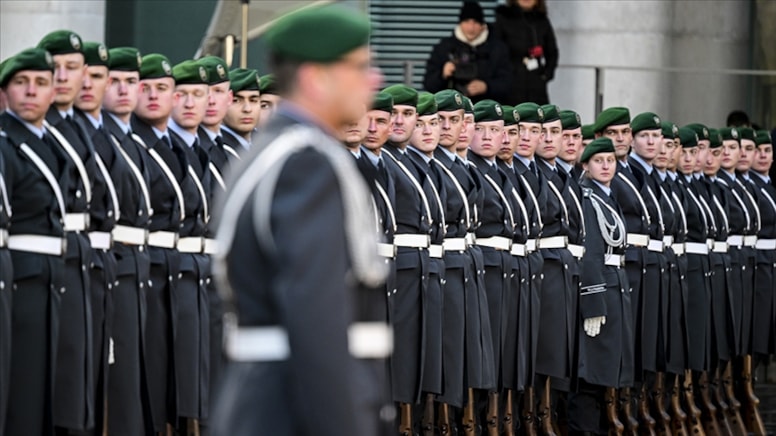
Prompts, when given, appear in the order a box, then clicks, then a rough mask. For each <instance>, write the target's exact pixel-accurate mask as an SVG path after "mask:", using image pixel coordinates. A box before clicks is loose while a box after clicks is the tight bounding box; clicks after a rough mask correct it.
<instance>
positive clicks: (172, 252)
mask: <svg viewBox="0 0 776 436" xmlns="http://www.w3.org/2000/svg"><path fill="white" fill-rule="evenodd" d="M174 92H175V79H174V78H173V77H172V67H171V66H170V61H169V60H168V59H167V58H166V57H165V56H163V55H160V54H155V53H154V54H147V55H145V56H143V58H142V63H141V65H140V96H139V98H138V104H137V107H136V108H135V111H134V113H133V116H132V119H131V129H132V132H134V135H133V136H132V138H133V139H135V140H136V141H137V142H138V143H140V144H141V147H142V148H143V150H144V151H145V153H146V155H145V157H147V162H148V163H149V165H148V173H149V192H152V193H153V195H151V209H153V216H152V217H151V219H150V220H149V222H148V230H149V234H148V252H149V255H150V258H151V267H150V280H149V285H148V288H147V289H146V297H147V298H146V305H147V313H146V328H145V337H144V341H145V344H144V345H145V354H144V360H145V362H144V365H145V371H146V372H145V374H146V377H147V385H148V393H147V395H148V404H147V407H148V411H149V413H150V415H151V416H150V421H151V422H150V424H151V425H150V426H149V427H151V428H152V429H153V431H154V432H157V433H159V432H164V431H166V427H167V422H171V423H172V422H174V418H173V419H171V417H170V416H169V415H170V414H172V413H174V409H173V408H172V407H168V401H167V399H168V398H171V397H174V393H175V390H174V389H175V385H174V380H175V379H174V372H173V371H172V368H173V362H174V361H173V360H172V350H173V344H174V342H173V341H174V336H173V333H174V330H173V328H174V317H173V315H174V312H173V310H174V309H175V305H174V299H173V298H174V292H175V287H176V285H177V282H178V274H179V272H180V262H181V261H180V254H179V253H178V250H177V249H176V244H177V241H178V237H179V235H178V232H179V231H180V229H181V224H182V223H183V220H184V218H185V217H186V209H185V208H186V203H185V200H184V196H183V192H182V188H181V184H182V183H183V182H184V181H185V180H186V178H187V174H186V173H185V172H184V171H185V170H184V169H185V168H186V156H185V154H184V151H183V150H182V149H181V147H180V145H179V144H177V142H176V143H173V142H172V140H171V139H170V133H169V131H168V129H167V121H168V119H169V117H170V114H171V113H172V108H173V102H174V99H175V97H174ZM168 384H169V385H168Z"/></svg>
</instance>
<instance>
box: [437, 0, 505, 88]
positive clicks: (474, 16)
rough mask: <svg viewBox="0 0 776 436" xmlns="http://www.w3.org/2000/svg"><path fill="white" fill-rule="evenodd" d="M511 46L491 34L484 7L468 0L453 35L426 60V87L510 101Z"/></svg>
mask: <svg viewBox="0 0 776 436" xmlns="http://www.w3.org/2000/svg"><path fill="white" fill-rule="evenodd" d="M507 56H508V51H507V47H506V46H505V45H504V44H503V43H502V42H501V41H499V40H498V39H497V38H496V37H495V36H494V35H492V34H491V33H490V30H489V28H488V25H487V24H485V14H484V13H483V11H482V6H480V4H479V3H478V2H476V1H465V2H464V3H463V7H461V13H460V15H459V16H458V26H456V27H455V30H453V35H451V36H448V37H446V38H442V39H441V40H440V41H439V42H438V43H437V44H436V45H435V46H434V48H433V50H432V51H431V56H430V57H429V58H428V61H426V76H425V78H424V79H423V86H424V87H425V88H426V90H428V91H429V92H439V91H441V90H443V89H455V90H457V91H459V92H460V93H461V94H463V95H465V96H467V97H469V98H471V99H472V101H473V102H474V103H477V102H478V101H480V100H484V99H493V100H496V101H510V100H508V97H509V87H510V85H509V81H510V78H511V77H512V73H511V71H510V66H509V61H508V60H507V59H508V58H507Z"/></svg>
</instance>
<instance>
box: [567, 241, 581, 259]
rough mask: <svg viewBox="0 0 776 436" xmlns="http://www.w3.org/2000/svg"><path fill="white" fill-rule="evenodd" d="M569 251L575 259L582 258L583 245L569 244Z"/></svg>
mask: <svg viewBox="0 0 776 436" xmlns="http://www.w3.org/2000/svg"><path fill="white" fill-rule="evenodd" d="M568 248H569V251H570V252H571V255H572V256H574V257H576V258H577V259H582V256H584V255H585V247H583V246H581V245H577V244H569V247H568Z"/></svg>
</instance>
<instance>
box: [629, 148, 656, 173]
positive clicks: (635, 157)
mask: <svg viewBox="0 0 776 436" xmlns="http://www.w3.org/2000/svg"><path fill="white" fill-rule="evenodd" d="M630 157H632V158H633V160H635V161H636V162H638V163H639V165H641V166H642V167H643V168H644V171H646V172H647V174H652V170H653V168H652V165H650V164H648V163H646V162H644V159H642V158H641V156H639V155H638V154H636V153H634V152H631V154H630Z"/></svg>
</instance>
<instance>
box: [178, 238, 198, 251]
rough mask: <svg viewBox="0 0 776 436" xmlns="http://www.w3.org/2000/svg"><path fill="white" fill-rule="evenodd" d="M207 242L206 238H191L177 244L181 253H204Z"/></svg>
mask: <svg viewBox="0 0 776 436" xmlns="http://www.w3.org/2000/svg"><path fill="white" fill-rule="evenodd" d="M204 245H205V242H204V238H202V237H200V236H189V237H185V238H180V239H178V242H177V243H176V244H175V246H176V248H177V249H178V251H180V252H181V253H202V249H203V248H204Z"/></svg>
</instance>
